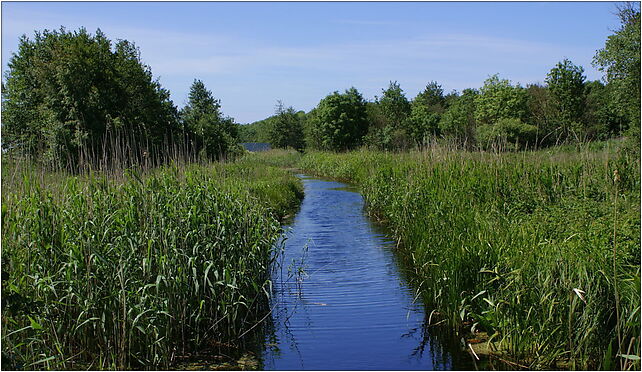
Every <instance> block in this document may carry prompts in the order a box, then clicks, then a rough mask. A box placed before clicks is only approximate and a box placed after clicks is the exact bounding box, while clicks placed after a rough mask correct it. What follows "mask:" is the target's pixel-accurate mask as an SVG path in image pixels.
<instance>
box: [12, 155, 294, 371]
mask: <svg viewBox="0 0 642 372" xmlns="http://www.w3.org/2000/svg"><path fill="white" fill-rule="evenodd" d="M3 165H4V166H3V168H2V171H3V174H2V364H3V368H10V369H11V368H26V369H74V368H83V369H86V368H88V369H102V368H104V369H115V368H118V369H123V368H124V369H131V368H167V367H170V366H171V365H172V364H173V363H174V362H175V361H177V360H179V359H180V358H181V357H182V356H185V355H189V354H190V353H194V352H198V351H199V350H201V349H203V348H210V349H212V348H213V347H215V346H216V345H230V344H231V345H240V344H241V343H242V340H243V337H242V336H243V335H244V334H246V332H248V331H250V329H252V327H253V326H254V325H255V324H256V323H257V322H258V321H259V320H260V319H261V318H263V316H264V315H265V314H266V312H267V301H266V299H267V296H268V293H269V291H270V288H271V283H270V278H269V265H270V263H271V259H272V254H271V253H272V250H273V246H274V244H275V242H277V240H278V237H279V235H280V233H281V227H280V222H279V221H280V218H282V217H283V216H285V215H286V214H288V213H290V212H291V211H292V209H293V208H294V207H295V206H296V205H297V204H298V202H299V200H300V198H301V197H302V187H301V185H300V183H299V181H298V180H296V178H295V177H293V176H292V175H290V174H289V173H288V172H286V171H283V170H280V169H276V168H273V167H266V166H264V165H260V164H256V163H251V162H248V161H243V160H241V161H239V162H236V163H232V164H215V165H209V166H197V165H190V166H167V167H163V168H159V169H154V170H150V171H148V172H145V173H141V172H136V171H127V172H126V173H125V174H121V175H118V176H113V175H112V176H109V177H108V176H105V175H100V174H94V175H84V176H68V175H64V174H56V173H44V172H41V171H39V170H37V169H29V167H25V166H12V165H11V163H10V162H8V161H5V162H4V163H3Z"/></svg>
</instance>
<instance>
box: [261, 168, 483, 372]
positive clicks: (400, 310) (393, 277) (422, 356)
mask: <svg viewBox="0 0 642 372" xmlns="http://www.w3.org/2000/svg"><path fill="white" fill-rule="evenodd" d="M301 178H302V180H303V183H304V187H305V198H304V200H303V202H302V204H301V209H300V211H299V212H298V214H297V215H296V217H295V218H294V220H293V221H292V223H291V224H290V225H289V226H287V227H286V230H288V232H287V233H286V236H287V240H286V241H285V246H284V252H283V253H282V256H281V259H282V265H281V266H280V268H279V269H278V270H276V272H275V273H274V275H273V281H274V286H275V288H274V298H273V303H272V308H273V311H272V322H271V326H270V328H271V329H270V330H269V331H268V332H266V334H267V336H266V337H265V338H266V339H265V342H264V348H263V350H262V355H261V360H262V362H263V367H264V368H265V369H268V370H270V369H271V370H414V369H469V368H471V367H472V366H471V365H469V364H468V363H469V359H467V358H468V357H467V356H466V355H464V353H463V352H461V350H460V349H459V348H457V347H456V346H455V347H453V346H452V344H451V343H450V344H451V346H450V347H449V346H445V345H446V344H449V342H444V340H440V339H438V337H435V335H434V334H431V333H430V332H428V331H427V330H426V329H425V327H424V325H425V318H426V309H425V308H424V306H423V305H422V303H421V300H416V301H415V296H414V293H413V290H412V288H410V286H409V284H408V283H407V282H406V281H405V280H404V275H403V274H402V271H401V270H402V269H401V268H400V265H398V263H397V261H396V260H395V256H394V242H393V241H391V240H390V239H389V238H388V237H386V236H385V235H384V233H383V231H382V230H381V229H379V228H378V227H377V226H375V225H374V224H373V223H372V221H370V220H369V219H368V217H367V216H366V215H365V213H364V209H363V198H362V196H361V195H360V194H359V193H358V192H356V191H353V190H350V189H349V188H347V185H345V184H342V183H338V182H331V181H324V180H319V179H314V178H310V177H305V176H301ZM446 339H448V338H447V337H446ZM455 345H456V344H455Z"/></svg>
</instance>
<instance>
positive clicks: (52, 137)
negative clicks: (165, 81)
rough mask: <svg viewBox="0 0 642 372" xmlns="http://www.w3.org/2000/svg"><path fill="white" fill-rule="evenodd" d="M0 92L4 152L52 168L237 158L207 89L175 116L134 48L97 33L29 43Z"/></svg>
mask: <svg viewBox="0 0 642 372" xmlns="http://www.w3.org/2000/svg"><path fill="white" fill-rule="evenodd" d="M3 88H4V89H3V100H2V113H3V121H2V146H3V149H4V150H5V151H7V150H9V151H11V152H13V153H17V154H20V155H23V156H25V155H26V156H29V157H31V158H33V159H36V160H40V161H43V162H46V163H48V164H53V165H56V166H62V167H67V168H69V169H71V170H74V169H78V167H79V166H82V165H84V164H87V163H88V164H93V165H97V164H98V163H101V165H108V164H110V163H114V162H115V163H118V164H124V163H128V164H143V163H146V162H149V161H150V159H151V160H152V161H153V162H154V163H155V164H159V163H162V162H163V161H165V160H167V159H168V158H170V157H175V155H176V152H177V151H180V152H182V153H184V154H187V153H189V152H194V153H200V154H201V155H203V156H204V157H206V158H221V157H223V156H225V155H227V154H228V153H229V152H230V151H234V150H235V145H236V137H237V129H236V124H234V121H233V119H231V118H229V117H223V116H222V114H221V112H220V103H219V101H218V100H216V99H214V98H213V97H212V95H211V92H209V91H207V90H206V89H205V86H204V84H203V83H202V82H200V81H195V82H194V84H193V85H192V88H191V90H190V96H189V103H188V105H187V106H186V107H185V108H184V109H183V110H181V112H180V114H179V111H178V109H177V108H176V107H175V106H174V104H173V102H172V101H171V100H170V99H169V92H168V91H167V90H166V89H164V88H162V87H161V86H160V84H159V82H158V81H157V80H155V79H154V78H153V76H152V72H151V69H150V68H149V67H148V66H146V65H144V64H143V63H142V62H141V58H140V52H139V50H138V49H137V48H136V46H135V45H134V44H133V43H131V42H129V41H126V40H119V41H118V42H116V43H112V42H111V41H110V40H109V39H107V37H106V36H105V35H104V34H103V33H102V32H101V31H100V30H98V31H97V32H96V34H95V35H91V34H89V33H88V32H87V31H86V30H85V29H80V30H79V31H74V32H70V31H66V30H65V29H60V30H58V31H47V30H45V31H43V32H36V33H35V36H34V37H33V39H29V38H27V37H26V36H23V37H22V38H21V39H20V44H19V47H18V51H17V53H15V54H14V55H13V56H12V58H11V60H10V61H9V70H8V72H7V74H6V85H5V86H4V87H3Z"/></svg>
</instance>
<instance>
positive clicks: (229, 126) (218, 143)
mask: <svg viewBox="0 0 642 372" xmlns="http://www.w3.org/2000/svg"><path fill="white" fill-rule="evenodd" d="M181 118H182V120H183V125H184V128H185V130H186V132H187V135H188V138H189V140H190V142H191V143H192V146H193V147H194V149H195V150H196V151H197V152H198V153H199V154H200V156H202V157H204V158H209V159H220V158H222V157H224V156H226V155H227V153H228V152H229V151H230V150H231V149H232V148H233V147H234V145H235V143H234V142H235V133H234V132H235V129H234V128H235V125H234V121H233V119H231V118H229V117H223V114H222V113H221V104H220V101H219V100H218V99H216V98H214V96H213V95H212V92H211V91H209V90H207V88H206V87H205V84H204V83H203V82H202V81H200V80H194V82H193V83H192V86H191V87H190V91H189V99H188V103H187V105H186V106H185V107H184V108H183V110H181Z"/></svg>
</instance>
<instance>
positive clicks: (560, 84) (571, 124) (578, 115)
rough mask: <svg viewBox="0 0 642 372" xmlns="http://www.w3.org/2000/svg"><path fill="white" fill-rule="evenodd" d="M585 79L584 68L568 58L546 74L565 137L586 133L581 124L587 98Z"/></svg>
mask: <svg viewBox="0 0 642 372" xmlns="http://www.w3.org/2000/svg"><path fill="white" fill-rule="evenodd" d="M584 80H586V77H585V76H584V68H582V67H581V66H576V65H574V64H573V63H572V62H571V61H570V60H568V59H564V60H563V61H561V62H559V63H558V64H557V65H556V66H555V67H553V68H552V69H551V71H550V72H549V73H548V75H546V83H547V84H548V91H549V93H550V97H551V103H552V104H553V108H554V111H555V116H556V119H557V123H558V125H559V128H560V129H561V133H560V134H561V135H562V136H563V137H564V138H569V137H571V136H574V137H576V139H579V137H578V136H579V135H582V134H584V133H583V132H584V127H583V125H582V124H581V121H582V118H583V115H584V107H585V100H586V98H585V96H584Z"/></svg>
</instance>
